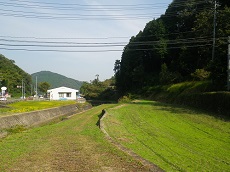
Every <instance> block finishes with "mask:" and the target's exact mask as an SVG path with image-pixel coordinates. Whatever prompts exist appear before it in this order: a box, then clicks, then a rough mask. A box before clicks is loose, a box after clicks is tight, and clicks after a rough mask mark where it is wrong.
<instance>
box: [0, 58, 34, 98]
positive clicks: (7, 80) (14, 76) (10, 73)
mask: <svg viewBox="0 0 230 172" xmlns="http://www.w3.org/2000/svg"><path fill="white" fill-rule="evenodd" d="M22 81H23V83H24V84H25V88H26V89H25V91H26V93H30V90H31V83H32V79H31V76H30V75H29V74H28V73H26V72H25V71H23V70H22V69H21V68H19V67H18V66H17V65H15V61H13V60H9V59H7V58H6V57H5V56H3V55H1V54H0V87H2V86H5V87H7V92H8V93H9V94H11V95H12V96H13V97H15V96H20V95H21V91H22V90H21V88H20V86H21V85H22ZM18 87H19V88H18Z"/></svg>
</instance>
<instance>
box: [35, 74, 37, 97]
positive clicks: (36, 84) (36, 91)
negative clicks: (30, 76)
mask: <svg viewBox="0 0 230 172" xmlns="http://www.w3.org/2000/svg"><path fill="white" fill-rule="evenodd" d="M35 91H36V99H37V96H38V78H37V76H36V86H35Z"/></svg>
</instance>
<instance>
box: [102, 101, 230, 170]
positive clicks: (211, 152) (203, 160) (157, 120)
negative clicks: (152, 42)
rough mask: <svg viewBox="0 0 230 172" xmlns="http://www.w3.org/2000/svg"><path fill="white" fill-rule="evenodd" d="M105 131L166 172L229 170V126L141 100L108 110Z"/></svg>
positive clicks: (229, 124) (171, 107)
mask: <svg viewBox="0 0 230 172" xmlns="http://www.w3.org/2000/svg"><path fill="white" fill-rule="evenodd" d="M104 122H105V125H107V128H106V130H107V131H108V133H109V134H110V135H111V136H112V137H113V138H114V139H116V140H117V141H118V142H120V143H121V144H122V145H124V146H126V147H128V148H130V149H132V150H133V151H134V152H136V153H137V154H139V155H141V156H142V157H144V158H145V159H148V160H149V161H151V162H153V163H154V164H156V165H158V166H159V167H161V168H162V169H164V170H166V171H230V163H229V162H230V123H229V122H225V121H221V120H218V119H216V118H214V117H211V116H208V115H206V114H201V113H199V112H195V111H191V110H186V109H184V108H180V107H173V106H170V105H165V104H162V103H157V102H151V101H142V102H139V103H136V104H128V105H126V106H123V107H121V108H119V109H109V110H108V116H107V118H105V121H104Z"/></svg>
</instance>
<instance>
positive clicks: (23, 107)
mask: <svg viewBox="0 0 230 172" xmlns="http://www.w3.org/2000/svg"><path fill="white" fill-rule="evenodd" d="M70 104H76V101H20V102H15V103H12V104H9V105H8V108H0V116H4V115H9V114H13V113H23V112H30V111H35V110H42V109H47V108H52V107H58V106H65V105H70Z"/></svg>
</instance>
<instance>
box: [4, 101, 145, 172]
mask: <svg viewBox="0 0 230 172" xmlns="http://www.w3.org/2000/svg"><path fill="white" fill-rule="evenodd" d="M113 106H114V105H102V106H98V107H95V108H92V109H91V110H89V111H87V112H84V113H81V114H77V115H75V116H72V117H71V118H70V119H69V120H65V121H63V122H61V123H55V124H50V125H46V126H42V127H38V128H32V129H29V130H26V131H23V132H21V133H17V134H12V135H9V136H7V137H6V138H4V139H0V157H1V158H0V171H85V172H86V171H103V168H105V170H104V171H106V169H109V170H110V171H135V169H137V171H141V170H140V169H141V168H142V167H141V165H140V164H138V163H136V162H133V160H132V159H131V158H130V157H129V156H127V155H125V154H124V153H123V152H121V151H119V150H117V149H116V148H115V147H114V146H112V145H111V144H110V143H109V142H108V141H107V140H106V139H105V138H104V134H103V133H102V132H101V131H100V129H99V128H98V126H97V125H96V123H97V121H98V117H99V116H100V114H101V112H102V109H104V108H109V107H113ZM146 171H147V170H146Z"/></svg>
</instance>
